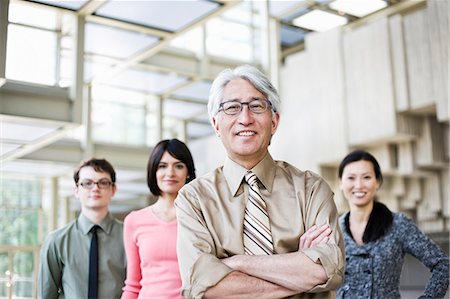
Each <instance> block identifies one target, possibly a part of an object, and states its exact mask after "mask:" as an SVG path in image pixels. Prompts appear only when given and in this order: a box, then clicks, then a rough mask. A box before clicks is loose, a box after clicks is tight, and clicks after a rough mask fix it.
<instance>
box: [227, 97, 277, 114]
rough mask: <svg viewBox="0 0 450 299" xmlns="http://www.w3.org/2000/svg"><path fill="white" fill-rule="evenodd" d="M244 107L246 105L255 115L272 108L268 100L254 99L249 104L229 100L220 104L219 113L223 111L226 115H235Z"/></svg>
mask: <svg viewBox="0 0 450 299" xmlns="http://www.w3.org/2000/svg"><path fill="white" fill-rule="evenodd" d="M244 105H247V107H248V109H249V110H250V111H251V112H253V113H256V114H261V113H264V112H266V111H267V108H269V107H272V103H270V102H269V101H268V100H261V99H254V100H251V101H250V102H239V101H237V100H231V101H225V102H222V103H220V105H219V111H223V112H224V113H225V114H226V115H236V114H238V113H240V112H241V111H242V109H243V108H244Z"/></svg>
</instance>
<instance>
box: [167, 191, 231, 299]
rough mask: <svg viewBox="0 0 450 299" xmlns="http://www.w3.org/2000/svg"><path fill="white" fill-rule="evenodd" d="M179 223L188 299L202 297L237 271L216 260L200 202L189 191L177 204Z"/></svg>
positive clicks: (180, 195)
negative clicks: (209, 289)
mask: <svg viewBox="0 0 450 299" xmlns="http://www.w3.org/2000/svg"><path fill="white" fill-rule="evenodd" d="M175 208H176V212H177V221H178V240H177V252H178V262H179V266H180V274H181V280H182V295H183V296H184V297H185V298H202V297H203V294H204V293H205V291H206V290H207V289H208V288H210V287H212V286H214V285H216V284H217V283H218V282H219V281H220V280H221V279H223V278H224V277H225V276H226V275H228V274H229V273H230V272H232V271H233V270H232V269H231V268H229V267H228V266H226V265H225V264H224V263H222V262H221V261H220V259H218V258H217V257H216V247H215V245H214V242H213V238H212V236H211V232H210V231H209V230H208V228H207V226H206V223H205V221H204V219H203V218H202V213H201V210H200V208H199V204H198V200H196V198H194V196H192V195H189V193H188V192H186V190H185V189H182V190H180V192H179V193H178V197H177V199H176V201H175Z"/></svg>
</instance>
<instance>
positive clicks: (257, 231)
mask: <svg viewBox="0 0 450 299" xmlns="http://www.w3.org/2000/svg"><path fill="white" fill-rule="evenodd" d="M245 181H246V182H247V183H248V185H249V197H248V200H247V206H246V208H245V215H244V251H245V254H248V255H262V254H273V242H272V233H271V232H270V221H269V215H268V213H267V208H266V203H265V202H264V199H263V198H262V196H261V193H260V191H259V187H258V178H257V177H256V175H255V174H254V173H253V172H251V171H249V172H247V173H246V174H245Z"/></svg>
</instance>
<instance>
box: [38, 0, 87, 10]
mask: <svg viewBox="0 0 450 299" xmlns="http://www.w3.org/2000/svg"><path fill="white" fill-rule="evenodd" d="M31 1H33V2H41V3H45V4H50V5H53V6H57V7H63V8H68V9H72V10H78V9H80V8H81V7H82V6H83V5H84V4H85V3H86V2H88V0H70V1H67V0H61V1H56V0H31Z"/></svg>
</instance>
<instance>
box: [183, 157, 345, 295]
mask: <svg viewBox="0 0 450 299" xmlns="http://www.w3.org/2000/svg"><path fill="white" fill-rule="evenodd" d="M252 171H253V172H254V173H255V174H256V176H257V177H258V179H259V180H260V182H261V184H262V186H261V188H260V191H261V193H262V196H263V197H264V200H265V202H266V205H267V211H268V214H269V218H270V222H271V229H272V238H273V244H274V251H275V254H281V253H288V252H295V251H297V250H298V245H299V238H300V236H301V235H303V234H304V233H305V231H306V230H307V229H308V228H310V227H311V226H313V225H314V224H317V225H318V226H321V225H323V224H328V225H329V226H330V228H331V229H332V234H331V235H330V240H329V241H328V243H326V244H320V245H317V246H315V247H312V248H308V249H306V250H304V251H303V252H304V253H305V255H307V256H308V257H309V258H310V259H311V260H313V261H314V262H317V263H321V264H322V266H323V267H324V269H325V272H326V273H327V276H328V280H327V282H326V283H324V284H323V285H319V286H316V287H315V288H314V289H312V290H310V291H309V292H308V293H303V294H298V295H296V296H293V298H334V297H335V291H334V290H336V289H337V288H338V287H339V286H340V284H341V283H342V280H343V270H344V243H343V238H342V233H341V231H340V229H339V225H338V214H337V210H336V206H335V204H334V200H333V192H332V191H331V189H330V187H329V186H328V184H327V183H326V182H325V181H324V180H323V179H322V178H320V177H319V176H318V175H316V174H314V173H312V172H309V171H305V172H303V171H300V170H298V169H297V168H295V167H293V166H292V165H290V164H288V163H286V162H282V161H274V160H273V159H272V157H271V156H270V154H267V155H266V157H265V158H264V159H263V160H262V161H261V162H259V163H258V165H256V166H255V167H254V168H253V169H252ZM246 172H247V170H246V169H245V168H243V167H242V166H240V165H238V164H237V163H235V162H233V161H232V160H230V159H227V160H226V161H225V165H224V166H223V167H219V168H217V169H216V170H215V171H213V172H211V173H209V174H207V175H205V176H203V177H200V178H197V179H196V180H194V181H192V182H190V183H189V184H187V185H185V186H184V187H183V188H182V189H181V190H180V191H179V193H178V197H177V199H176V201H175V207H176V211H177V220H178V245H177V246H178V249H177V251H178V261H179V265H180V272H181V279H182V283H183V286H182V292H183V295H184V296H185V297H186V298H201V297H202V296H203V294H204V292H205V291H206V290H207V289H208V288H210V287H212V286H214V285H215V284H217V283H218V282H219V281H220V280H221V279H222V278H224V277H225V276H226V275H227V274H229V273H230V272H232V269H231V268H229V267H228V266H226V265H225V264H224V263H222V262H221V261H220V259H222V258H226V257H229V256H233V255H236V254H244V245H243V223H244V211H245V205H246V201H247V198H248V185H247V184H242V179H243V177H244V175H245V173H246Z"/></svg>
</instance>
